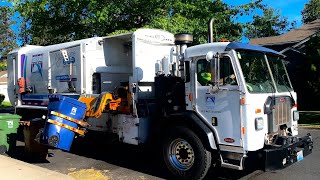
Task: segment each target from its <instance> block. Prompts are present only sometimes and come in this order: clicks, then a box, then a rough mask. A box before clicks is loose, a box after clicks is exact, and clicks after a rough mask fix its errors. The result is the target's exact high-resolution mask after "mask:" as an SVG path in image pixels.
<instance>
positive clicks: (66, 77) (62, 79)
mask: <svg viewBox="0 0 320 180" xmlns="http://www.w3.org/2000/svg"><path fill="white" fill-rule="evenodd" d="M56 80H58V81H60V82H68V81H77V78H71V79H70V75H59V76H56Z"/></svg>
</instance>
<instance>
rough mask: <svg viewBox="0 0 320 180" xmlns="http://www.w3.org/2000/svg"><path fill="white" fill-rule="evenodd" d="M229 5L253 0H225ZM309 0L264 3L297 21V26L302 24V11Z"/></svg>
mask: <svg viewBox="0 0 320 180" xmlns="http://www.w3.org/2000/svg"><path fill="white" fill-rule="evenodd" d="M223 1H224V2H225V3H227V4H229V5H241V4H245V3H249V2H250V1H251V0H223ZM308 2H309V0H263V4H267V5H269V6H270V7H272V8H274V9H278V10H279V11H280V15H282V16H285V17H287V18H288V20H289V21H290V22H292V21H296V22H297V25H296V26H297V28H298V27H300V26H302V22H301V20H302V15H301V11H302V10H303V8H304V5H305V4H306V3H308ZM248 19H250V18H249V17H242V18H240V19H239V21H241V22H245V21H246V20H248Z"/></svg>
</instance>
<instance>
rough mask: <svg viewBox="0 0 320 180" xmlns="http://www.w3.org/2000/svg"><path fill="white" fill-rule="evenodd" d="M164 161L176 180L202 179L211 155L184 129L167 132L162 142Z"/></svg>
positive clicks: (197, 138)
mask: <svg viewBox="0 0 320 180" xmlns="http://www.w3.org/2000/svg"><path fill="white" fill-rule="evenodd" d="M163 156H164V161H165V163H166V165H167V167H168V169H169V170H170V172H171V173H172V174H173V175H174V176H175V177H176V178H177V179H203V178H204V177H205V175H206V174H207V172H208V170H209V168H210V165H211V153H210V152H209V151H208V150H206V149H205V148H204V146H203V144H202V142H201V140H200V139H199V137H198V136H197V135H196V134H195V133H194V132H193V131H192V130H190V129H188V128H186V127H176V128H172V129H170V130H169V132H168V133H167V135H166V136H165V138H164V142H163Z"/></svg>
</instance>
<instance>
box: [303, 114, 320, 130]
mask: <svg viewBox="0 0 320 180" xmlns="http://www.w3.org/2000/svg"><path fill="white" fill-rule="evenodd" d="M299 117H300V119H299V121H298V122H299V124H301V125H303V126H312V127H320V111H300V112H299Z"/></svg>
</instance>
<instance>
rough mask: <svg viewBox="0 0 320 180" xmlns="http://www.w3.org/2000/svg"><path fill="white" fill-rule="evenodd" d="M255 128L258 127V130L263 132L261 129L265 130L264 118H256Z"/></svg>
mask: <svg viewBox="0 0 320 180" xmlns="http://www.w3.org/2000/svg"><path fill="white" fill-rule="evenodd" d="M255 127H256V130H261V129H263V118H262V117H258V118H256V120H255Z"/></svg>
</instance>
